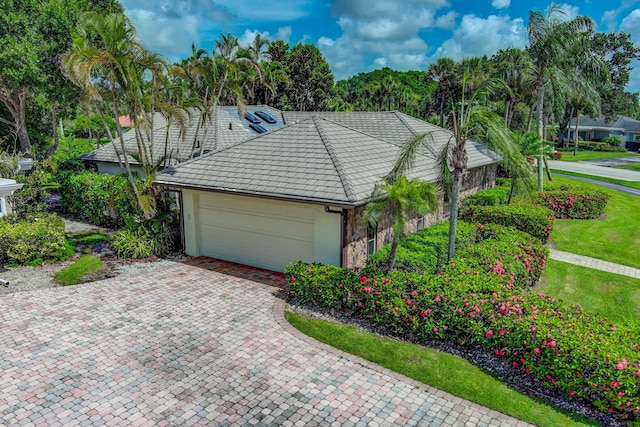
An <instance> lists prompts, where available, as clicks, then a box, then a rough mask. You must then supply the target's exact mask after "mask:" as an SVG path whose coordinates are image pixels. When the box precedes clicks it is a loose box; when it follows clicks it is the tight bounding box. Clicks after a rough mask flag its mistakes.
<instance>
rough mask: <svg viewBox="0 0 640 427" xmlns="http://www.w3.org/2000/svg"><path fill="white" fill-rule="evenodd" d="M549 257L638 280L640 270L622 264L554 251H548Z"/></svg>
mask: <svg viewBox="0 0 640 427" xmlns="http://www.w3.org/2000/svg"><path fill="white" fill-rule="evenodd" d="M549 257H550V258H551V259H555V260H556V261H564V262H568V263H569V264H575V265H580V266H583V267H589V268H593V269H595V270H601V271H608V272H609V273H616V274H621V275H623V276H629V277H634V278H636V279H640V269H638V268H634V267H629V266H626V265H622V264H616V263H613V262H609V261H603V260H601V259H597V258H591V257H588V256H584V255H577V254H572V253H571V252H563V251H558V250H556V249H550V251H549Z"/></svg>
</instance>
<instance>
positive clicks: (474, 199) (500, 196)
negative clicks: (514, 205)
mask: <svg viewBox="0 0 640 427" xmlns="http://www.w3.org/2000/svg"><path fill="white" fill-rule="evenodd" d="M510 191H511V185H499V186H497V187H493V188H490V189H487V190H480V191H478V192H477V193H476V194H472V195H471V196H467V197H465V198H464V200H463V201H462V204H463V205H464V206H496V205H504V204H506V203H507V200H509V192H510Z"/></svg>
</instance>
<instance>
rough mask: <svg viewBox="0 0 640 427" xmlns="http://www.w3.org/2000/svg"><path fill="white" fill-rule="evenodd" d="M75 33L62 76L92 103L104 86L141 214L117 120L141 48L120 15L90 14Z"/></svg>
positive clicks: (127, 22) (139, 201)
mask: <svg viewBox="0 0 640 427" xmlns="http://www.w3.org/2000/svg"><path fill="white" fill-rule="evenodd" d="M78 30H79V34H78V35H77V36H76V37H74V39H73V46H72V48H71V50H70V51H68V52H67V53H66V54H65V55H64V57H63V61H62V62H63V67H64V70H65V73H66V74H67V76H68V77H69V78H70V79H71V80H72V81H73V82H74V83H76V84H77V85H79V86H80V87H82V88H83V89H84V90H85V91H87V92H88V94H89V95H90V96H91V98H92V99H94V100H95V101H100V100H101V99H102V94H101V93H100V92H99V91H98V87H99V84H98V83H99V82H100V81H102V82H104V83H105V84H106V88H107V91H108V93H109V94H110V96H111V101H112V104H113V115H114V119H115V121H116V127H117V133H118V138H119V141H120V147H121V149H122V153H123V156H122V158H123V164H124V165H125V169H126V172H127V178H128V180H129V184H130V185H131V188H132V190H133V192H134V195H135V197H136V200H137V202H138V206H139V208H140V209H141V210H142V211H144V204H143V202H142V200H141V198H140V194H139V192H138V190H137V186H136V182H135V179H134V177H133V174H132V172H131V165H130V162H129V159H128V158H127V155H126V154H125V153H126V150H125V146H124V138H123V131H122V127H121V126H120V123H119V121H118V116H119V111H120V104H119V101H118V100H119V97H120V96H121V94H122V92H123V91H124V89H125V88H126V87H127V85H128V83H129V80H130V71H131V69H132V67H133V64H134V63H135V62H136V61H137V60H138V58H139V57H140V55H141V52H142V51H143V50H144V49H143V47H142V45H141V44H140V42H139V40H138V39H137V37H136V31H135V28H134V27H133V24H132V23H131V21H129V19H128V18H127V17H126V16H125V15H124V14H121V13H111V14H107V15H102V14H99V13H95V12H89V13H87V14H85V15H83V17H82V18H81V20H80V23H79V27H78ZM88 34H95V35H96V38H95V39H93V38H90V37H89V36H88Z"/></svg>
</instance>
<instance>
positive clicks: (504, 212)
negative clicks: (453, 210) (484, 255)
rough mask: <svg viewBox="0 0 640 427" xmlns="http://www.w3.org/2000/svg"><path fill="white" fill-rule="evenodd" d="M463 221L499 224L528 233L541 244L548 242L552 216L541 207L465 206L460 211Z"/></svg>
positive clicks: (521, 205)
mask: <svg viewBox="0 0 640 427" xmlns="http://www.w3.org/2000/svg"><path fill="white" fill-rule="evenodd" d="M460 219H461V220H463V221H468V222H473V223H480V224H500V225H504V226H507V227H514V228H516V229H518V230H520V231H524V232H525V233H529V234H530V235H532V236H533V237H536V238H537V239H539V240H540V241H541V242H543V243H546V242H547V241H548V240H549V236H550V235H551V231H552V230H553V220H554V218H553V214H552V213H551V211H549V209H547V208H544V207H542V206H532V205H524V204H517V205H498V206H466V207H464V208H462V209H461V211H460Z"/></svg>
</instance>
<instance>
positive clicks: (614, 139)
mask: <svg viewBox="0 0 640 427" xmlns="http://www.w3.org/2000/svg"><path fill="white" fill-rule="evenodd" d="M602 142H604V143H605V144H608V145H610V146H612V147H620V144H622V138H621V137H619V136H616V135H609V136H605V137H604V138H602Z"/></svg>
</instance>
